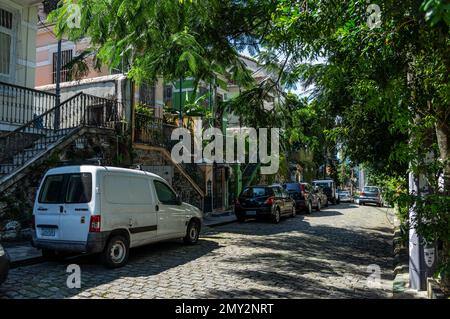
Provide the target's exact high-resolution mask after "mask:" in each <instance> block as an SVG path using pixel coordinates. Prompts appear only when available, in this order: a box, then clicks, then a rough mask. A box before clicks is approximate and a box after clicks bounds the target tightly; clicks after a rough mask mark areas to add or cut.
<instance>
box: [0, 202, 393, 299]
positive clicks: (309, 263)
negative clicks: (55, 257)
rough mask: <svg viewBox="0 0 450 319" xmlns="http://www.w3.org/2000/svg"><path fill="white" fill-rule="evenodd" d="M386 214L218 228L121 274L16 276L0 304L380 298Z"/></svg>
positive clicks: (333, 212) (327, 215) (336, 213)
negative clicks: (75, 280) (75, 281)
mask: <svg viewBox="0 0 450 319" xmlns="http://www.w3.org/2000/svg"><path fill="white" fill-rule="evenodd" d="M386 210H387V209H386V208H383V209H381V208H375V207H358V206H357V205H354V204H341V205H339V206H330V207H328V208H327V209H325V210H323V211H321V212H314V213H313V214H312V215H300V216H297V217H296V218H288V219H284V220H282V221H281V223H280V224H278V225H274V224H271V223H270V222H256V221H248V222H246V223H243V224H238V223H233V224H229V225H224V226H219V227H216V228H213V229H207V230H205V232H204V235H203V237H202V239H201V241H200V242H199V244H198V245H195V246H184V245H183V244H182V243H181V242H179V241H174V242H164V243H159V244H154V245H150V246H146V247H143V248H138V249H135V250H132V253H131V257H130V262H129V264H128V265H126V266H125V267H123V268H121V269H115V270H108V269H105V268H103V266H102V265H100V264H98V263H97V260H96V259H95V258H93V257H79V258H75V259H72V260H66V261H64V262H60V263H56V262H46V263H42V264H38V265H33V266H25V267H21V268H16V269H13V270H11V272H10V276H9V278H8V280H7V281H6V282H5V283H4V285H2V286H1V287H0V298H262V297H265V298H387V297H391V295H392V277H393V276H392V275H393V274H392V268H393V264H392V263H393V260H392V246H391V242H392V226H391V224H390V220H392V218H389V214H387V213H386ZM72 263H77V264H79V265H80V267H81V288H80V289H76V288H75V289H69V288H67V286H66V280H67V276H68V273H66V267H67V265H69V264H72ZM371 265H372V266H371ZM378 269H379V270H380V272H381V273H380V274H378V273H377V270H378ZM372 272H373V273H372Z"/></svg>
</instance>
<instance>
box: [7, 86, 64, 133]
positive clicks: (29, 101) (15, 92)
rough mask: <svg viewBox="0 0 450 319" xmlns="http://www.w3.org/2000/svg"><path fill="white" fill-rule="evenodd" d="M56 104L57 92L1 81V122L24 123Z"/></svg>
mask: <svg viewBox="0 0 450 319" xmlns="http://www.w3.org/2000/svg"><path fill="white" fill-rule="evenodd" d="M55 106H56V95H55V94H52V93H48V92H43V91H38V90H34V89H30V88H26V87H22V86H18V85H14V84H8V83H4V82H0V122H5V123H8V124H19V125H20V124H24V123H27V122H28V121H31V120H32V119H33V118H35V117H37V116H39V115H41V114H43V113H45V112H47V111H48V110H50V109H52V108H54V107H55Z"/></svg>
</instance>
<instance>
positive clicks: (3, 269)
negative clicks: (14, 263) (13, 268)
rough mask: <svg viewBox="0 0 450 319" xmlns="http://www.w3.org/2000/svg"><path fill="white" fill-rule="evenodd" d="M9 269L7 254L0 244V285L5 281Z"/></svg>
mask: <svg viewBox="0 0 450 319" xmlns="http://www.w3.org/2000/svg"><path fill="white" fill-rule="evenodd" d="M8 271H9V256H8V253H7V252H6V250H5V249H4V248H3V247H2V245H1V244H0V285H1V284H2V283H4V282H5V280H6V277H8Z"/></svg>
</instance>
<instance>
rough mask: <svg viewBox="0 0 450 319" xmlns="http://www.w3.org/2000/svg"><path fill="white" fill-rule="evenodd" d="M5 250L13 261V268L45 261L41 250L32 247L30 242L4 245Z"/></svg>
mask: <svg viewBox="0 0 450 319" xmlns="http://www.w3.org/2000/svg"><path fill="white" fill-rule="evenodd" d="M2 246H3V248H4V249H5V250H6V252H7V253H8V255H9V257H10V259H11V268H16V267H20V266H25V265H31V264H34V263H38V262H41V261H42V260H43V258H42V253H41V251H40V250H39V249H37V248H34V247H32V246H31V243H30V242H29V241H24V242H19V243H7V242H6V243H4V242H3V243H2Z"/></svg>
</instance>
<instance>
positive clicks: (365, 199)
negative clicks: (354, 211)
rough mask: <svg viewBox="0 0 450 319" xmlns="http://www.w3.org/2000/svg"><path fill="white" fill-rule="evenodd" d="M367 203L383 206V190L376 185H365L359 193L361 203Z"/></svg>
mask: <svg viewBox="0 0 450 319" xmlns="http://www.w3.org/2000/svg"><path fill="white" fill-rule="evenodd" d="M367 203H370V204H376V205H377V206H378V207H381V206H382V204H381V203H382V201H381V192H380V189H379V188H378V187H376V186H365V187H364V189H363V191H362V192H361V194H360V195H359V205H366V204H367Z"/></svg>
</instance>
